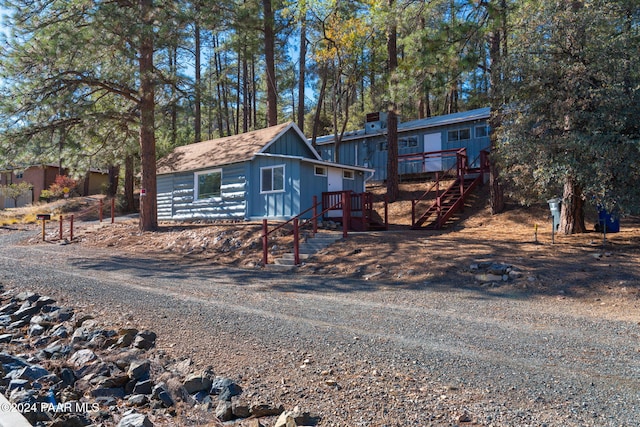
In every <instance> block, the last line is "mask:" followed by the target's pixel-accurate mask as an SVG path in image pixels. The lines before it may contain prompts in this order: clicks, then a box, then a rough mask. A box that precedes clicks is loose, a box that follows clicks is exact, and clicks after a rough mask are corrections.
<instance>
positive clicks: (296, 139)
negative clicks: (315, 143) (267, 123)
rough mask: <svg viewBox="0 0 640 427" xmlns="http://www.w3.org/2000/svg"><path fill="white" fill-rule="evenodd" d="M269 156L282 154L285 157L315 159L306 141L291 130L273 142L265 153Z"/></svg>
mask: <svg viewBox="0 0 640 427" xmlns="http://www.w3.org/2000/svg"><path fill="white" fill-rule="evenodd" d="M265 152H266V153H269V154H282V155H287V156H298V157H305V158H308V159H315V158H316V156H315V155H314V154H313V152H312V151H311V150H310V149H309V146H308V145H307V143H306V141H305V140H303V139H301V138H300V135H299V134H298V133H297V132H296V131H295V130H293V129H289V130H288V131H287V132H285V133H284V134H283V135H282V136H280V138H278V139H277V140H276V141H274V142H273V143H272V144H271V145H270V146H269V147H268V148H267V150H266V151H265Z"/></svg>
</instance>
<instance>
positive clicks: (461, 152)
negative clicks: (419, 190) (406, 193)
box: [411, 147, 469, 227]
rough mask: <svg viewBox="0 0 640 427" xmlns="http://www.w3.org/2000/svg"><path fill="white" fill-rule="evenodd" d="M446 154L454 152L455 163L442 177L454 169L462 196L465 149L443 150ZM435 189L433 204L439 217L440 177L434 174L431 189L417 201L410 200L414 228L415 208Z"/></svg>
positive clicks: (466, 163)
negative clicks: (434, 177)
mask: <svg viewBox="0 0 640 427" xmlns="http://www.w3.org/2000/svg"><path fill="white" fill-rule="evenodd" d="M443 151H446V152H452V151H455V154H456V161H455V163H454V164H453V165H451V167H449V169H447V170H446V171H445V172H444V173H443V175H447V174H449V173H450V172H451V171H452V170H453V169H454V168H455V169H456V177H457V178H459V180H460V193H461V194H462V193H463V192H464V176H465V173H466V171H467V169H468V160H469V159H468V157H467V149H466V148H465V147H462V148H459V149H450V150H443ZM434 187H435V189H436V202H435V206H436V209H437V215H438V217H440V211H441V209H442V206H441V198H440V194H439V192H440V190H439V189H440V176H439V173H438V172H436V180H435V182H434V183H433V184H432V185H431V187H429V189H428V190H427V191H425V192H424V193H423V194H422V195H421V196H420V197H419V198H417V199H413V200H411V226H412V227H413V226H415V224H416V206H417V205H418V203H420V202H421V201H423V200H424V199H425V198H426V196H427V195H428V194H429V193H430V192H431V190H433V188H434Z"/></svg>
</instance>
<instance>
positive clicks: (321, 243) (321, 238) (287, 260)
mask: <svg viewBox="0 0 640 427" xmlns="http://www.w3.org/2000/svg"><path fill="white" fill-rule="evenodd" d="M340 239H342V233H318V234H316V235H315V237H309V238H308V239H307V240H306V241H305V242H303V243H300V248H299V256H300V260H305V259H308V258H310V257H312V256H313V255H315V254H316V253H318V252H319V251H321V250H323V249H326V248H327V247H329V246H330V245H332V244H333V243H335V242H336V241H337V240H340ZM294 262H295V260H294V255H293V252H291V253H286V254H284V255H283V256H282V257H280V258H276V259H275V260H274V263H275V264H269V265H278V266H280V267H291V268H293V267H295V264H294Z"/></svg>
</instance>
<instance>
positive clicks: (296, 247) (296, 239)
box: [293, 218, 300, 265]
mask: <svg viewBox="0 0 640 427" xmlns="http://www.w3.org/2000/svg"><path fill="white" fill-rule="evenodd" d="M293 263H294V264H295V265H299V264H300V231H299V228H298V218H294V219H293Z"/></svg>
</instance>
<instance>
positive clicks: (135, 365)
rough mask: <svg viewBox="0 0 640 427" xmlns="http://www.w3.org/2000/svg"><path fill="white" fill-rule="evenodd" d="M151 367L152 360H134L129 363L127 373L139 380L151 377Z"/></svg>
mask: <svg viewBox="0 0 640 427" xmlns="http://www.w3.org/2000/svg"><path fill="white" fill-rule="evenodd" d="M150 369H151V362H149V361H148V360H134V361H133V362H131V364H130V365H129V369H128V370H127V375H128V376H129V378H131V379H132V380H139V379H142V378H145V379H146V378H148V377H149V370H150Z"/></svg>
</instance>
